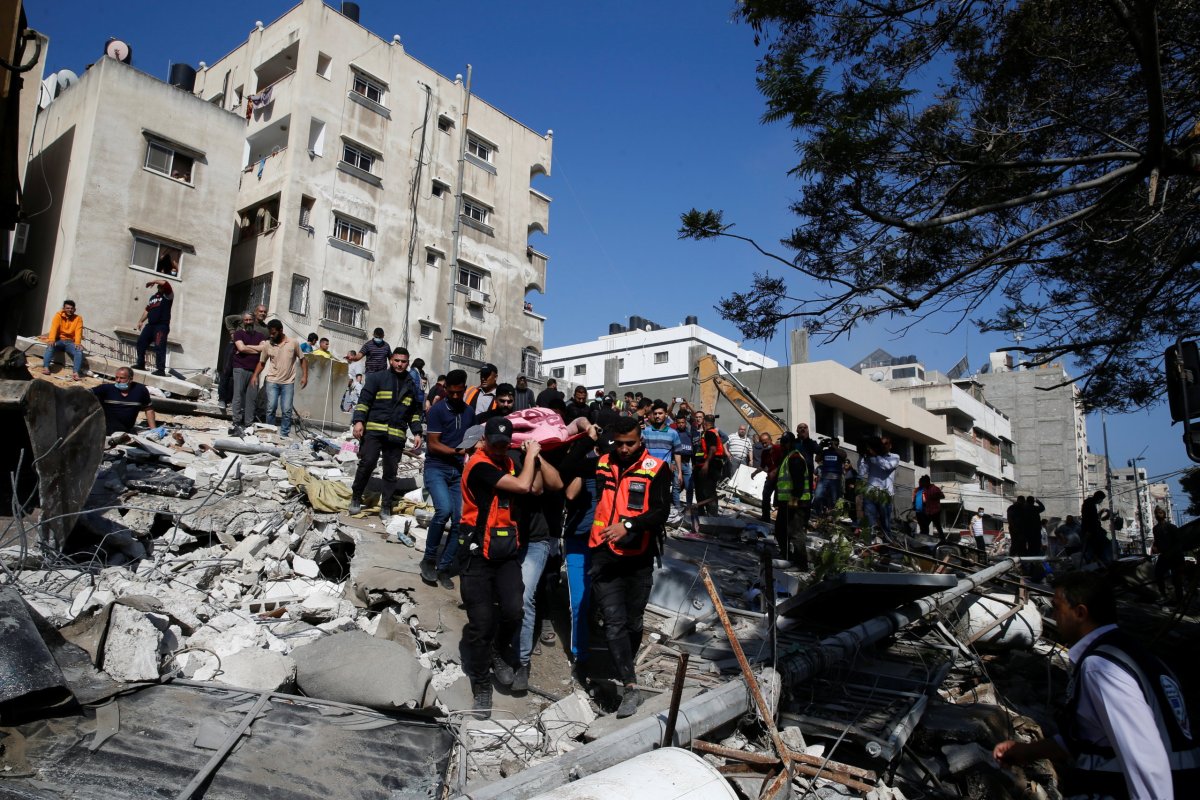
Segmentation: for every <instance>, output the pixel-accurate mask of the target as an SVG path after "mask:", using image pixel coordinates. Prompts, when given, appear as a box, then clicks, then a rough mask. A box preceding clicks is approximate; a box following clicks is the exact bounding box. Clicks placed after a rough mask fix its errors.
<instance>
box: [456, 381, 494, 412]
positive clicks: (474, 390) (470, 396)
mask: <svg viewBox="0 0 1200 800" xmlns="http://www.w3.org/2000/svg"><path fill="white" fill-rule="evenodd" d="M478 396H479V387H478V386H472V387H471V388H469V389H467V391H466V392H464V393H463V402H464V403H466V404H467V405H469V406H470V407H471V408H475V398H476V397H478ZM495 408H496V390H495V389H493V390H492V403H491V405H489V406H488V407H487V410H488V411H494V410H495Z"/></svg>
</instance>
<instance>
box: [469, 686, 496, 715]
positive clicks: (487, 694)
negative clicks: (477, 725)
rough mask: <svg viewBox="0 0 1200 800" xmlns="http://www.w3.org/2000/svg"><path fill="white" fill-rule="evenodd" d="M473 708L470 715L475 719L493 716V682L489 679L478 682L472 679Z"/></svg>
mask: <svg viewBox="0 0 1200 800" xmlns="http://www.w3.org/2000/svg"><path fill="white" fill-rule="evenodd" d="M471 704H472V710H471V713H470V714H468V716H472V717H475V719H487V718H488V717H490V716H492V684H491V683H490V682H488V681H483V682H482V683H476V682H475V681H471Z"/></svg>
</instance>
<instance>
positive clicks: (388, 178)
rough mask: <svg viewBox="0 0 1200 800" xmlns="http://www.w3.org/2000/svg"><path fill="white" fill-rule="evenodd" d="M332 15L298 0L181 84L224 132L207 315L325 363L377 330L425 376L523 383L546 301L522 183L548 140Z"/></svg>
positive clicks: (533, 198) (540, 229)
mask: <svg viewBox="0 0 1200 800" xmlns="http://www.w3.org/2000/svg"><path fill="white" fill-rule="evenodd" d="M343 11H344V12H345V13H341V12H339V11H338V10H337V9H335V8H332V7H330V6H328V5H326V4H325V3H324V2H322V0H302V2H300V3H299V5H297V6H295V7H293V8H292V9H291V10H289V11H288V12H286V13H285V14H284V15H283V16H281V17H280V18H279V19H277V20H275V21H274V22H272V23H270V24H269V25H266V26H263V25H262V24H261V23H259V24H258V25H256V26H255V27H254V29H253V30H251V32H250V35H249V38H248V39H247V40H246V42H245V43H243V44H241V45H239V46H238V47H237V48H236V49H235V50H234V51H233V52H231V53H229V54H228V55H226V56H225V57H223V58H221V59H220V60H219V61H217V62H215V63H212V64H209V65H207V66H203V65H202V68H201V69H200V71H199V73H198V75H197V77H196V93H197V94H198V95H199V96H200V97H201V98H203V99H204V100H205V101H207V102H208V103H210V104H212V106H213V107H215V108H218V109H224V110H225V111H226V112H227V113H229V112H231V113H230V114H229V115H230V116H233V115H237V118H240V123H241V124H240V127H241V131H240V135H239V139H238V150H239V152H240V162H239V163H238V164H237V165H236V166H235V167H234V169H235V170H236V173H235V174H236V176H237V178H238V180H239V181H240V183H239V189H238V193H237V205H236V207H234V208H230V209H228V212H227V217H226V218H227V219H228V223H227V225H228V226H229V227H228V228H227V229H226V230H227V231H228V230H229V229H230V228H232V229H233V234H234V238H233V245H232V253H231V255H230V257H229V259H228V280H227V281H226V282H225V283H224V284H223V286H227V287H228V292H227V295H226V297H225V302H224V307H223V309H217V310H223V311H225V312H226V313H234V312H239V311H241V310H243V309H245V308H248V307H250V306H253V305H254V304H256V303H259V302H263V303H266V304H267V305H268V306H269V308H270V309H271V312H272V315H273V316H276V317H278V318H280V319H281V320H282V321H283V322H284V326H285V329H286V330H287V331H288V332H289V333H290V334H293V335H299V336H301V337H303V336H304V335H305V334H307V333H309V332H310V331H315V332H317V333H318V334H319V335H322V336H328V337H329V338H330V339H331V341H332V346H333V348H334V350H335V351H336V352H337V353H339V354H341V353H345V352H346V351H347V350H350V349H357V348H358V347H359V345H361V343H362V342H363V341H364V340H365V339H366V338H368V337H369V336H370V332H371V331H372V329H374V328H376V327H382V328H383V329H384V331H385V334H386V338H387V340H388V342H389V343H390V344H392V345H393V346H396V345H405V346H407V347H408V348H409V350H410V351H412V353H413V355H414V356H420V357H422V358H424V359H425V361H426V362H427V363H428V365H429V371H431V372H434V373H437V372H442V371H445V370H446V369H448V368H450V367H453V366H459V367H463V368H466V369H468V371H473V368H475V367H478V366H480V365H481V364H483V363H485V362H492V363H494V364H496V365H497V366H498V367H499V369H500V374H501V376H502V377H503V378H505V379H512V378H515V376H516V374H517V373H518V372H524V373H526V374H527V375H529V376H530V377H532V378H534V379H536V378H537V377H538V372H539V361H540V356H541V348H542V326H543V323H544V321H545V319H544V317H542V316H540V315H538V314H536V313H534V310H533V303H532V301H531V300H529V299H528V296H529V295H530V293H541V292H544V291H545V288H546V263H547V256H546V255H544V254H543V253H541V252H539V250H538V249H536V247H535V244H536V239H535V238H532V237H533V236H534V234H535V233H538V234H545V233H546V232H547V230H548V228H549V215H550V198H549V197H547V196H546V195H545V194H543V193H542V192H540V191H538V190H537V189H536V188H535V187H534V186H533V185H532V184H533V182H534V180H535V179H536V178H537V177H538V176H540V175H549V174H550V166H551V150H552V145H553V138H552V135H551V134H550V133H549V132H547V133H545V134H543V133H539V132H537V131H534V130H531V129H530V128H528V127H527V126H525V125H524V124H522V123H521V122H519V121H517V120H515V119H513V118H512V117H510V116H508V115H507V114H505V113H504V112H502V111H500V110H499V109H497V108H496V107H494V106H492V105H489V104H488V103H486V102H484V101H483V100H482V99H480V98H479V97H476V96H471V95H469V94H468V92H467V90H466V87H465V85H464V83H463V81H462V80H461V79H459V78H449V77H446V76H444V75H440V74H438V73H437V72H435V71H434V70H432V69H431V68H429V67H428V66H426V65H425V64H422V63H421V62H420V61H418V60H416V59H415V58H413V57H412V56H410V55H408V54H407V53H406V52H405V50H404V47H403V45H402V44H401V41H400V37H399V36H398V35H397V36H394V37H392V38H390V39H383V38H381V37H380V36H378V35H376V34H375V33H373V32H371V31H370V30H368V29H367V28H366V27H364V26H363V25H361V24H360V23H359V21H358V9H357V5H355V4H346V6H345V7H344V8H343ZM429 33H430V35H438V36H445V35H453V34H452V32H446V31H441V32H433V31H430V32H429ZM225 236H226V238H225V243H224V244H225V246H226V247H228V246H229V239H228V236H229V234H228V232H227V233H226V235H225ZM218 334H219V332H218V331H216V330H214V331H213V336H214V337H217V336H218Z"/></svg>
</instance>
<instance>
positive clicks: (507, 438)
mask: <svg viewBox="0 0 1200 800" xmlns="http://www.w3.org/2000/svg"><path fill="white" fill-rule="evenodd" d="M512 431H513V428H512V423H511V422H509V421H508V420H507V419H505V418H504V417H493V418H492V419H489V420H488V421H487V424H486V425H484V428H483V438H484V445H483V447H481V448H480V449H479V450H477V451H476V452H475V455H473V456H472V457H471V460H470V461H468V462H467V466H466V468H465V469H463V476H462V518H461V521H460V522H459V537H460V538H459V545H458V554H459V558H460V559H462V562H461V563H462V564H463V567H462V576H461V579H460V581H459V592H460V593H461V595H462V601H463V607H464V608H465V609H466V611H467V624H466V626H465V627H464V628H463V637H462V648H461V650H462V661H463V672H465V673H466V674H467V677H468V678H470V680H471V693H472V695H473V696H474V704H475V705H474V708H475V713H476V716H478V717H479V718H480V719H486V718H487V717H489V716H491V713H492V684H491V680H490V677H491V675H490V673H491V672H492V670H493V668H494V669H495V675H496V680H497V681H499V682H500V683H502V684H505V685H511V684H512V682H513V677H514V675H513V666H512V660H513V659H512V657H511V655H510V656H507V658H506V656H505V655H503V654H500V653H497V654H496V655H495V656H494V657H493V656H492V646H493V643H497V644H498V645H499V647H500V648H501V649H506V650H511V648H512V643H513V640H514V638H515V636H516V634H517V631H518V630H519V629H520V627H521V619H522V616H523V613H524V607H523V599H524V594H525V588H524V585H523V584H522V582H521V560H520V558H519V557H518V555H519V551H520V546H521V539H520V531H519V530H518V529H517V522H516V521H517V509H516V508H515V506H516V504H517V502H518V499H519V498H520V496H521V495H526V494H529V493H530V492H531V491H534V490H535V488H536V487H535V483H534V477H535V476H536V475H537V474H538V466H539V461H540V459H539V458H538V453H539V452H540V451H541V446H540V445H538V443H537V442H535V441H530V442H526V443H525V445H524V446H523V448H522V449H523V451H524V453H525V463H524V464H523V465H522V467H521V473H520V474H519V475H517V474H515V473H516V470H515V469H514V468H513V462H512V459H511V458H509V456H508V448H509V445H511V444H512Z"/></svg>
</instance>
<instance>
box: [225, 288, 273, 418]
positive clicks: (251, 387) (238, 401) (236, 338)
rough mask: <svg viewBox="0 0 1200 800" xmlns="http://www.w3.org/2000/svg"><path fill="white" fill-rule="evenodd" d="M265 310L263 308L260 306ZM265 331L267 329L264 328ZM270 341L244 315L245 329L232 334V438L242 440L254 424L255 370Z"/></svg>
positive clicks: (250, 319) (251, 319)
mask: <svg viewBox="0 0 1200 800" xmlns="http://www.w3.org/2000/svg"><path fill="white" fill-rule="evenodd" d="M259 308H262V306H259ZM264 330H265V328H264ZM266 339H267V337H266V335H265V334H262V333H259V332H258V331H257V330H255V329H254V315H253V314H250V313H247V314H244V315H242V327H241V329H240V330H237V331H234V332H233V348H234V352H233V358H231V359H230V364H231V365H232V367H233V372H232V374H231V375H230V382H231V384H232V386H233V393H232V395H231V396H230V398H229V399H230V406H231V411H230V417H231V421H232V422H233V424H232V425H231V426H230V428H229V433H230V435H231V436H240V435H241V434H242V429H243V428H249V427H250V426H251V425H253V424H254V412H255V409H256V407H257V405H256V404H257V401H258V383H257V382H256V381H255V379H254V378H255V370H256V368H257V367H258V360H259V358H261V357H262V350H263V348H262V343H263V342H265V341H266Z"/></svg>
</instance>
